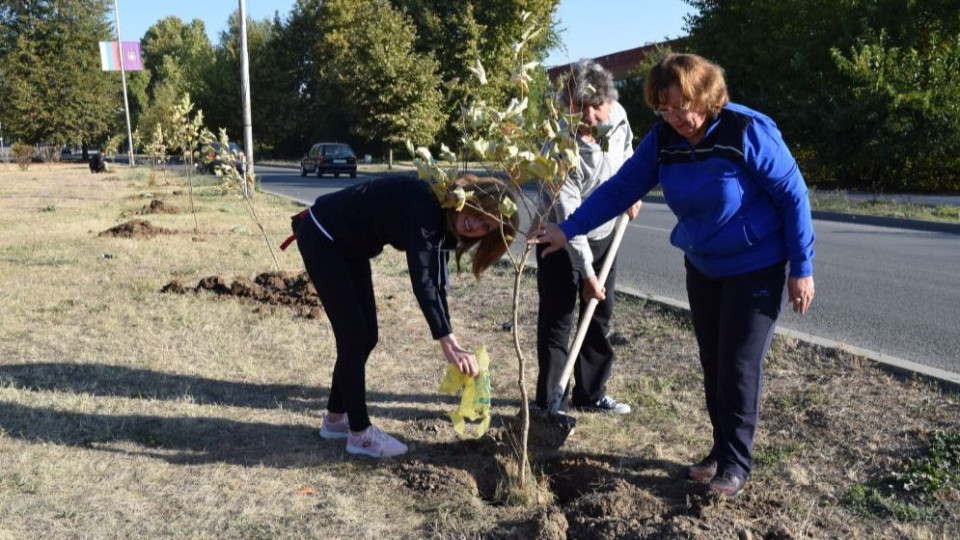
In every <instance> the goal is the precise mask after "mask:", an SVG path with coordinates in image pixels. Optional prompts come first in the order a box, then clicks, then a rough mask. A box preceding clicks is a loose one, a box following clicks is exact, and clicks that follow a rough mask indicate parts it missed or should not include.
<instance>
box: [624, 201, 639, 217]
mask: <svg viewBox="0 0 960 540" xmlns="http://www.w3.org/2000/svg"><path fill="white" fill-rule="evenodd" d="M641 206H643V201H637V202H635V203H633V204H632V205H631V206H630V208H627V217H628V218H630V221H633V220H635V219H637V216H638V215H639V214H640V207H641Z"/></svg>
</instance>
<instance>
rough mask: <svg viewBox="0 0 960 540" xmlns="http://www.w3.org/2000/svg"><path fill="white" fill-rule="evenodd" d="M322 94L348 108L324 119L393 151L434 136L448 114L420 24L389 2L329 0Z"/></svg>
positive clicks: (326, 4)
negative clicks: (420, 44)
mask: <svg viewBox="0 0 960 540" xmlns="http://www.w3.org/2000/svg"><path fill="white" fill-rule="evenodd" d="M320 21H321V27H322V33H321V36H322V37H321V41H320V50H321V54H322V59H323V61H322V62H318V72H319V77H320V80H321V81H322V83H323V84H322V88H323V91H322V94H321V95H322V96H323V97H326V98H329V99H330V101H331V102H334V103H336V102H339V103H342V104H343V107H342V108H339V107H337V108H332V110H330V111H326V112H325V114H324V118H326V119H328V120H330V121H331V124H332V126H334V127H337V126H338V123H339V122H343V121H344V120H346V121H347V124H346V125H347V126H349V132H350V133H352V134H354V135H356V136H358V137H360V138H362V140H364V141H371V142H373V143H374V144H377V145H378V146H379V149H381V150H386V151H387V153H388V154H389V155H390V157H391V159H392V148H393V145H396V144H399V143H402V142H403V141H405V140H407V139H412V140H415V141H430V142H432V141H433V139H434V137H435V136H436V134H437V132H438V131H439V129H440V127H441V124H442V122H443V118H444V116H445V114H444V111H443V105H442V96H441V94H440V90H439V86H440V78H439V76H438V75H437V63H436V61H435V60H434V59H433V58H432V57H430V56H429V55H424V54H419V53H417V52H416V51H415V50H414V48H413V44H414V36H415V34H416V31H415V29H414V28H413V24H412V23H411V21H410V20H409V18H407V17H406V15H404V14H403V13H402V12H401V11H398V10H396V9H394V8H393V7H392V6H391V5H390V3H389V2H388V1H387V0H360V1H356V0H328V1H327V2H324V3H323V5H322V6H321V13H320Z"/></svg>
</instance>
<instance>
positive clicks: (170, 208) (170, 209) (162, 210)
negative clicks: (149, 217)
mask: <svg viewBox="0 0 960 540" xmlns="http://www.w3.org/2000/svg"><path fill="white" fill-rule="evenodd" d="M137 213H138V214H140V215H145V214H179V213H180V208H178V207H176V206H174V205H172V204H167V203H165V202H163V201H161V200H159V199H154V200H152V201H150V204H148V205H146V206H144V207H143V208H141V209H140V210H139V211H138V212H137Z"/></svg>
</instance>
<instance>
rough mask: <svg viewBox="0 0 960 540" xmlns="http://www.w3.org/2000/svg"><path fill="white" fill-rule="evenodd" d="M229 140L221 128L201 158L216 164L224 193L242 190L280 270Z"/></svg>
mask: <svg viewBox="0 0 960 540" xmlns="http://www.w3.org/2000/svg"><path fill="white" fill-rule="evenodd" d="M229 141H230V138H229V137H227V130H226V129H224V128H220V132H219V135H218V136H217V140H216V142H217V144H215V145H214V144H211V145H207V146H205V148H206V149H207V153H205V154H204V155H203V156H201V158H202V159H203V160H204V162H205V163H212V164H214V169H213V170H214V173H215V174H216V175H217V178H219V179H220V187H221V189H223V191H224V193H228V192H229V191H231V190H233V189H238V190H239V191H240V195H241V196H242V197H243V200H244V202H246V208H247V212H248V213H249V214H250V219H252V220H253V222H254V223H256V224H257V228H259V229H260V234H262V235H263V240H264V242H266V244H267V249H268V250H269V251H270V256H271V257H273V263H274V264H275V265H276V267H277V270H280V261H279V260H277V255H276V253H274V251H273V245H272V244H271V243H270V238H268V237H267V231H266V229H264V227H263V223H262V222H261V221H260V217H259V216H258V215H257V210H256V208H254V206H253V199H252V197H250V189H251V186H250V185H248V183H247V178H246V176H247V175H246V174H245V173H244V172H243V171H238V170H237V168H236V167H235V166H234V163H237V162H238V161H240V156H239V155H238V154H237V153H236V152H234V151H233V150H232V149H231V148H230V144H229Z"/></svg>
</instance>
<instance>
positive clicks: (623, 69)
mask: <svg viewBox="0 0 960 540" xmlns="http://www.w3.org/2000/svg"><path fill="white" fill-rule="evenodd" d="M682 42H683V38H678V39H671V40H669V41H661V42H660V43H650V44H648V45H644V46H642V47H637V48H636V49H627V50H625V51H620V52H615V53H611V54H607V55H604V56H598V57H597V58H593V59H592V60H594V61H595V62H597V63H598V64H600V65H601V66H603V67H605V68H606V69H607V70H609V71H610V73H612V74H613V78H614V80H621V79H625V78H626V77H627V74H628V73H630V71H631V70H632V69H633V68H635V67H636V66H637V64H639V63H640V61H641V60H643V58H644V56H646V55H647V54H648V53H649V52H650V51H653V50H655V49H656V48H657V47H670V48H672V49H674V50H678V49H679V48H680V45H681V44H682ZM577 60H579V58H578V59H576V60H574V62H576V61H577ZM569 69H570V65H569V64H562V65H559V66H554V67H552V68H550V69H548V70H547V74H548V75H549V76H550V80H551V81H555V80H556V79H557V77H559V76H560V75H562V74H563V73H566V72H567V71H568V70H569Z"/></svg>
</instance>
